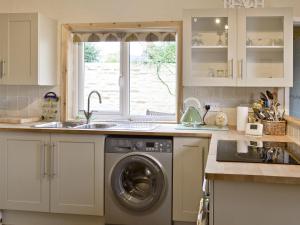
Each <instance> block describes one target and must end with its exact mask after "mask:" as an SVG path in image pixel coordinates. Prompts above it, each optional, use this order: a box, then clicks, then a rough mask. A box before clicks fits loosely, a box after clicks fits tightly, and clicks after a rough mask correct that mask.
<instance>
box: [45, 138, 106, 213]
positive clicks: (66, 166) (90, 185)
mask: <svg viewBox="0 0 300 225" xmlns="http://www.w3.org/2000/svg"><path fill="white" fill-rule="evenodd" d="M51 143H52V146H53V148H52V154H51V156H52V157H51V164H52V166H51V168H52V171H51V176H52V179H51V210H50V211H51V212H54V213H73V214H87V215H98V216H103V215H104V205H103V204H104V198H103V197H104V196H103V192H104V190H103V187H104V184H103V179H104V178H103V176H104V136H91V135H51Z"/></svg>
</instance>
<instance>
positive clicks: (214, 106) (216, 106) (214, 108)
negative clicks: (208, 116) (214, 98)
mask: <svg viewBox="0 0 300 225" xmlns="http://www.w3.org/2000/svg"><path fill="white" fill-rule="evenodd" d="M205 105H210V111H211V112H220V111H221V107H220V103H218V102H207V103H205Z"/></svg>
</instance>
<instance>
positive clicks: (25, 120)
mask: <svg viewBox="0 0 300 225" xmlns="http://www.w3.org/2000/svg"><path fill="white" fill-rule="evenodd" d="M37 121H40V117H0V123H10V124H21V123H32V122H37Z"/></svg>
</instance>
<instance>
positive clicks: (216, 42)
mask: <svg viewBox="0 0 300 225" xmlns="http://www.w3.org/2000/svg"><path fill="white" fill-rule="evenodd" d="M229 12H231V10H229V9H224V10H223V9H220V10H204V11H203V12H201V13H200V12H199V11H198V12H194V13H191V14H190V16H189V17H188V18H187V20H188V21H187V22H186V23H185V25H186V26H188V28H189V30H185V32H186V33H185V32H184V37H185V40H184V41H185V42H184V43H185V46H184V48H185V49H184V51H185V52H186V53H187V54H185V57H184V59H183V60H184V63H185V65H187V67H189V68H188V69H187V70H184V71H185V74H184V76H188V77H189V79H188V80H189V83H192V84H191V86H192V85H193V84H195V85H196V86H235V84H236V82H235V79H234V76H235V74H234V65H233V64H234V63H235V62H234V60H235V56H234V53H235V51H234V50H233V48H234V39H235V35H234V29H235V19H234V18H233V17H234V15H235V14H234V13H232V15H230V13H229ZM188 34H189V35H188ZM188 59H190V60H189V61H186V62H185V60H188Z"/></svg>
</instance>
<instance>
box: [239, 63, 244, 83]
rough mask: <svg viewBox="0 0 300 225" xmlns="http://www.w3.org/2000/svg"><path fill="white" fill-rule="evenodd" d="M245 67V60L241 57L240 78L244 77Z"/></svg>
mask: <svg viewBox="0 0 300 225" xmlns="http://www.w3.org/2000/svg"><path fill="white" fill-rule="evenodd" d="M243 67H244V60H243V59H241V60H240V68H239V71H240V78H241V79H243V69H244V68H243Z"/></svg>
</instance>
